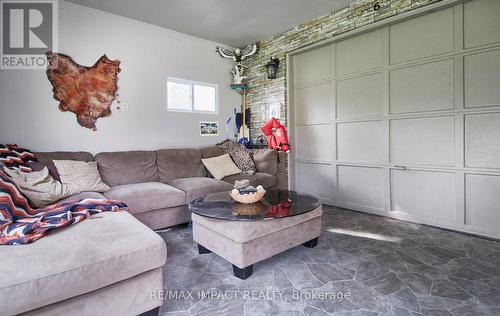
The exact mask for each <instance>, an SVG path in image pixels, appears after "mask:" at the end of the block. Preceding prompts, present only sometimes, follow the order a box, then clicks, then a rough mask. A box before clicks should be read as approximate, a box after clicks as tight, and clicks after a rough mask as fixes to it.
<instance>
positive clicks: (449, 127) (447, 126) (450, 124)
mask: <svg viewBox="0 0 500 316" xmlns="http://www.w3.org/2000/svg"><path fill="white" fill-rule="evenodd" d="M454 134H455V133H454V117H453V116H440V117H425V118H414V119H413V118H412V119H394V120H391V121H390V157H391V162H392V163H415V164H425V165H436V166H453V165H454V151H455V145H454V144H455V135H454Z"/></svg>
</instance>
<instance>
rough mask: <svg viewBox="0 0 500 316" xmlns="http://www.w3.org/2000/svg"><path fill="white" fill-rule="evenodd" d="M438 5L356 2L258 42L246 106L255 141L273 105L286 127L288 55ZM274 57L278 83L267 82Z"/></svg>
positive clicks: (412, 0) (409, 0) (410, 0)
mask: <svg viewBox="0 0 500 316" xmlns="http://www.w3.org/2000/svg"><path fill="white" fill-rule="evenodd" d="M439 1H441V0H379V1H373V0H357V1H353V3H352V4H351V5H350V6H349V7H347V8H345V9H343V10H340V11H336V12H332V13H330V14H327V15H324V16H320V17H318V18H316V19H314V20H311V21H308V22H306V23H304V24H301V25H298V26H296V27H295V28H293V29H290V30H288V31H286V32H284V33H283V34H280V35H278V36H275V37H273V38H271V39H267V40H264V41H261V42H259V43H258V45H259V51H258V53H257V54H256V55H254V56H252V57H251V58H250V59H249V60H248V62H247V66H248V67H249V68H248V70H247V75H248V76H249V84H250V91H249V93H248V97H247V106H248V107H250V109H251V112H252V121H251V124H250V127H251V136H252V139H254V140H255V139H256V137H258V136H260V135H261V132H260V126H262V124H264V123H265V119H263V118H262V114H263V109H264V113H265V112H267V109H269V107H270V106H272V105H276V104H278V105H279V104H281V118H280V121H281V122H282V123H284V124H285V125H286V124H287V122H286V116H287V113H286V111H287V95H286V60H285V54H286V53H287V52H290V51H292V50H295V49H298V48H301V47H304V46H307V45H310V44H313V43H316V42H318V41H322V40H325V39H328V38H332V37H334V36H336V35H338V34H341V33H344V32H347V31H351V30H353V29H355V28H357V27H360V26H364V25H367V24H370V23H373V22H376V21H380V20H382V19H385V18H388V17H392V16H395V15H397V14H400V13H404V12H408V11H410V10H413V9H416V8H420V7H423V6H425V5H428V4H431V3H435V2H439ZM375 2H378V3H379V5H380V10H378V11H375V10H374V9H373V6H374V4H375ZM271 56H273V57H278V58H279V59H280V65H279V68H278V73H277V77H276V79H267V73H266V70H265V67H264V65H265V64H266V63H267V62H268V61H269V59H270V58H271ZM292 146H293V144H292Z"/></svg>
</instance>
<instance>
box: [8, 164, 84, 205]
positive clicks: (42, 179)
mask: <svg viewBox="0 0 500 316" xmlns="http://www.w3.org/2000/svg"><path fill="white" fill-rule="evenodd" d="M4 171H5V173H7V174H8V175H9V176H10V177H11V178H12V179H13V180H14V181H15V182H16V184H17V185H18V186H19V189H20V190H21V192H22V193H23V194H24V195H26V197H27V198H28V199H29V200H30V202H31V205H32V206H33V207H35V208H40V207H44V206H47V205H49V204H52V203H54V202H56V201H59V200H61V199H64V198H65V197H68V196H71V195H75V194H78V193H80V191H79V190H78V187H76V186H74V185H67V184H63V183H61V182H59V181H57V180H56V179H54V178H53V177H52V176H51V175H50V174H49V170H48V169H47V168H43V169H42V170H41V171H33V172H29V173H28V172H22V171H19V170H11V169H7V168H5V169H4Z"/></svg>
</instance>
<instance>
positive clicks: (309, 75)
mask: <svg viewBox="0 0 500 316" xmlns="http://www.w3.org/2000/svg"><path fill="white" fill-rule="evenodd" d="M293 60H294V68H295V73H298V74H300V76H295V77H294V79H295V85H299V86H300V85H305V84H310V83H315V82H318V81H323V80H328V79H330V65H331V56H330V45H328V46H324V47H321V48H317V49H314V50H310V51H307V52H305V53H302V54H299V55H297V56H295V57H294V59H293Z"/></svg>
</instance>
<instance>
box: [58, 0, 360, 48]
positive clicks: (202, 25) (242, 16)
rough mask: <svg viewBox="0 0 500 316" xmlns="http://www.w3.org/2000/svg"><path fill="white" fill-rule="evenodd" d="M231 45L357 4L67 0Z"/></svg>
mask: <svg viewBox="0 0 500 316" xmlns="http://www.w3.org/2000/svg"><path fill="white" fill-rule="evenodd" d="M67 1H69V2H73V3H77V4H81V5H84V6H88V7H91V8H95V9H98V10H103V11H107V12H110V13H114V14H118V15H121V16H125V17H129V18H132V19H136V20H139V21H143V22H148V23H151V24H155V25H158V26H161V27H165V28H168V29H172V30H175V31H179V32H182V33H186V34H190V35H194V36H197V37H200V38H204V39H207V40H211V41H215V42H218V43H222V44H225V45H228V46H232V47H243V46H245V45H247V44H251V43H254V42H256V41H259V40H263V39H266V38H269V37H271V36H273V35H276V34H280V33H282V32H284V31H286V30H289V29H291V28H293V27H294V26H296V25H298V24H300V23H303V22H306V21H308V20H310V19H313V18H315V17H318V16H320V15H323V14H327V13H329V12H332V11H336V10H339V9H342V8H344V7H346V6H347V5H348V3H350V2H352V1H353V0H142V1H141V0H67Z"/></svg>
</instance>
